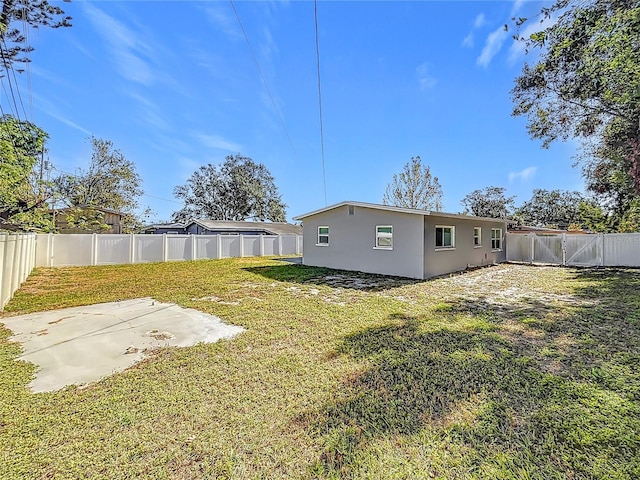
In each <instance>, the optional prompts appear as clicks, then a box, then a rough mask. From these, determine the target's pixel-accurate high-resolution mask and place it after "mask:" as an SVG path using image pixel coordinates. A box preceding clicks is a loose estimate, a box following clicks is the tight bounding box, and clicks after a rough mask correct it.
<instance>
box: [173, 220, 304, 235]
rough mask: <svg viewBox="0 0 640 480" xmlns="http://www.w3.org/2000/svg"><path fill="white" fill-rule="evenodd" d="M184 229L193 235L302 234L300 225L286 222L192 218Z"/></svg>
mask: <svg viewBox="0 0 640 480" xmlns="http://www.w3.org/2000/svg"><path fill="white" fill-rule="evenodd" d="M185 229H186V231H187V233H190V234H193V235H302V227H300V226H299V225H292V224H290V223H286V222H234V221H230V220H194V221H192V222H191V223H189V224H188V225H186V227H185Z"/></svg>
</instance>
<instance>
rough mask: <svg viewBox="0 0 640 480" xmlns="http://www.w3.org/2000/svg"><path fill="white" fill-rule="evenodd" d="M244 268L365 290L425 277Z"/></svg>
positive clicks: (291, 267)
mask: <svg viewBox="0 0 640 480" xmlns="http://www.w3.org/2000/svg"><path fill="white" fill-rule="evenodd" d="M244 270H245V271H247V272H250V273H254V274H256V275H260V276H262V277H265V278H268V279H270V280H276V281H279V282H293V283H303V284H309V285H326V286H330V287H341V288H349V289H355V290H362V291H365V292H379V291H383V290H388V289H391V288H396V287H401V286H404V285H413V284H416V283H420V282H424V281H425V280H413V279H410V278H404V277H391V276H387V275H375V274H371V273H362V272H351V271H346V270H334V269H331V268H323V267H309V266H306V265H297V264H286V265H274V266H267V267H247V268H244Z"/></svg>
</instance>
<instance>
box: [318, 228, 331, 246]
mask: <svg viewBox="0 0 640 480" xmlns="http://www.w3.org/2000/svg"><path fill="white" fill-rule="evenodd" d="M317 245H329V227H327V226H321V227H318V243H317Z"/></svg>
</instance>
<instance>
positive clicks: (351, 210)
mask: <svg viewBox="0 0 640 480" xmlns="http://www.w3.org/2000/svg"><path fill="white" fill-rule="evenodd" d="M354 210H355V207H354V206H353V205H349V215H353V211H354Z"/></svg>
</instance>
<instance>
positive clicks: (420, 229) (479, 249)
mask: <svg viewBox="0 0 640 480" xmlns="http://www.w3.org/2000/svg"><path fill="white" fill-rule="evenodd" d="M294 220H302V221H303V226H304V237H303V249H302V250H303V252H304V254H303V259H302V263H303V264H304V265H311V266H318V267H329V268H336V269H343V270H355V271H361V272H367V273H378V274H384V275H397V276H402V277H410V278H417V279H425V278H429V277H434V276H437V275H443V274H446V273H451V272H456V271H461V270H465V269H466V268H469V267H472V266H481V265H489V264H494V263H500V262H504V261H506V248H505V244H504V242H505V236H506V231H507V225H506V221H505V220H500V219H494V218H484V217H472V216H468V215H457V214H449V213H442V212H430V211H428V210H415V209H410V208H400V207H391V206H386V205H376V204H371V203H361V202H342V203H338V204H335V205H331V206H329V207H325V208H321V209H319V210H315V211H313V212H309V213H305V214H304V215H299V216H297V217H294Z"/></svg>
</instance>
